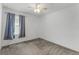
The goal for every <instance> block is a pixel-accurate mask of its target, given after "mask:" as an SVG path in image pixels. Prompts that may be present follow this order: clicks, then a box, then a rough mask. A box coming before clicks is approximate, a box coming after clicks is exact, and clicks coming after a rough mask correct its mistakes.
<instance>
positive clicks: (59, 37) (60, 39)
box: [0, 3, 79, 55]
mask: <svg viewBox="0 0 79 59" xmlns="http://www.w3.org/2000/svg"><path fill="white" fill-rule="evenodd" d="M0 55H79V3H0Z"/></svg>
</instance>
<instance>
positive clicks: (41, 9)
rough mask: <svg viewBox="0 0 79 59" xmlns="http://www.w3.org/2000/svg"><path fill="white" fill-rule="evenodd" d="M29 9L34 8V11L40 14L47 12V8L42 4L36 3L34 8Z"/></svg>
mask: <svg viewBox="0 0 79 59" xmlns="http://www.w3.org/2000/svg"><path fill="white" fill-rule="evenodd" d="M29 8H33V11H34V12H35V13H38V14H39V13H41V12H44V11H46V10H47V8H46V6H45V5H44V4H40V3H36V4H34V5H33V7H29Z"/></svg>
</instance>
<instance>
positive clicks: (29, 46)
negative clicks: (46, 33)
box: [1, 39, 79, 55]
mask: <svg viewBox="0 0 79 59" xmlns="http://www.w3.org/2000/svg"><path fill="white" fill-rule="evenodd" d="M1 55H79V52H76V51H72V50H70V49H67V48H64V47H61V46H59V45H56V44H54V43H51V42H48V41H46V40H43V39H35V40H32V41H28V42H22V43H18V44H12V45H9V46H6V47H3V48H2V50H1Z"/></svg>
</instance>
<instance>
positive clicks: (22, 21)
mask: <svg viewBox="0 0 79 59" xmlns="http://www.w3.org/2000/svg"><path fill="white" fill-rule="evenodd" d="M19 24H20V35H19V37H20V38H21V37H25V16H22V15H19Z"/></svg>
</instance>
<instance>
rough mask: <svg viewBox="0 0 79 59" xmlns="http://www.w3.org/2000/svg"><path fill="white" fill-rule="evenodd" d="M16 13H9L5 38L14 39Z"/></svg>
mask: <svg viewBox="0 0 79 59" xmlns="http://www.w3.org/2000/svg"><path fill="white" fill-rule="evenodd" d="M14 23H15V14H12V13H7V20H6V28H5V35H4V40H12V39H13V38H15V36H14Z"/></svg>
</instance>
